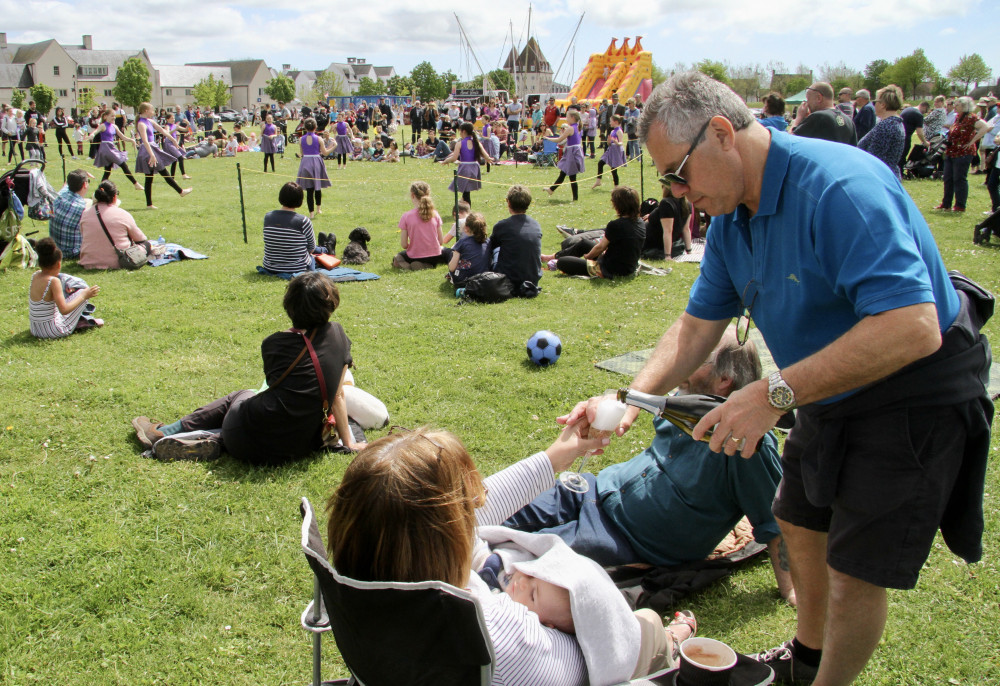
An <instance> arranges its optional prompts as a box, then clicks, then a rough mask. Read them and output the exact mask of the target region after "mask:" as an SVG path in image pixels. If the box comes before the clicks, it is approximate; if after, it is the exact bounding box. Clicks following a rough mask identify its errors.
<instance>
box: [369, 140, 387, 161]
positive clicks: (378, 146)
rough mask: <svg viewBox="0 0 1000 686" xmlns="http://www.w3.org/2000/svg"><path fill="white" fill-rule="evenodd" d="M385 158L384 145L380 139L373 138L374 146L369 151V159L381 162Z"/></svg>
mask: <svg viewBox="0 0 1000 686" xmlns="http://www.w3.org/2000/svg"><path fill="white" fill-rule="evenodd" d="M384 158H385V146H383V145H382V139H381V138H376V139H375V146H374V147H373V148H372V151H371V161H372V162H381V161H382V160H383V159H384Z"/></svg>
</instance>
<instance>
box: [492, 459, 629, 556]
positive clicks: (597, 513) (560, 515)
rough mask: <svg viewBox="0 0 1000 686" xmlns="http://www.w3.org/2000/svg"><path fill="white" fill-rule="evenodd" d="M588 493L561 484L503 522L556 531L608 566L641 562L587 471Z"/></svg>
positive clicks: (521, 528)
mask: <svg viewBox="0 0 1000 686" xmlns="http://www.w3.org/2000/svg"><path fill="white" fill-rule="evenodd" d="M583 476H584V478H585V479H586V480H587V483H588V484H590V490H589V491H587V492H586V493H577V492H576V491H571V490H569V489H568V488H564V487H563V486H562V485H556V487H555V488H553V489H550V490H548V491H546V492H545V493H542V494H541V495H540V496H538V497H537V498H535V499H534V500H533V501H532V502H531V504H529V505H527V506H525V507H524V508H522V509H521V510H519V511H518V512H516V513H515V514H514V516H512V517H511V518H510V519H508V520H507V521H506V522H504V523H503V525H504V526H506V527H510V528H511V529H517V530H519V531H534V532H537V533H543V534H555V535H556V536H558V537H559V538H561V539H563V541H565V542H566V545H568V546H569V547H570V548H572V549H573V550H575V551H576V552H578V553H580V554H581V555H584V556H586V557H589V558H590V559H592V560H594V561H595V562H597V563H598V564H600V565H602V566H605V567H608V566H611V565H625V564H633V563H636V562H641V561H642V560H640V559H639V556H638V555H636V553H635V550H633V549H632V544H631V543H629V542H628V539H626V538H625V536H624V535H623V534H622V532H621V529H619V528H618V525H616V524H615V523H614V522H613V521H611V518H610V517H608V516H607V515H606V514H604V510H602V509H601V505H600V503H599V502H598V493H597V477H595V476H594V475H593V474H587V473H584V475H583Z"/></svg>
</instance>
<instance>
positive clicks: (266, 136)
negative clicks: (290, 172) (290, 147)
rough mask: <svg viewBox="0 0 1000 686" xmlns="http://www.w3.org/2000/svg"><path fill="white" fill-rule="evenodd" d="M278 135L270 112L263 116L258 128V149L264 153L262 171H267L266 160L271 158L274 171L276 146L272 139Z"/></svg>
mask: <svg viewBox="0 0 1000 686" xmlns="http://www.w3.org/2000/svg"><path fill="white" fill-rule="evenodd" d="M277 136H278V127H277V126H275V125H274V115H272V114H271V113H270V112H268V113H267V116H265V117H264V126H263V128H261V130H260V151H261V152H262V153H264V173H265V174H266V173H267V161H268V160H271V171H272V172H273V171H274V153H276V152H278V146H277V145H275V143H274V139H275V138H276V137H277Z"/></svg>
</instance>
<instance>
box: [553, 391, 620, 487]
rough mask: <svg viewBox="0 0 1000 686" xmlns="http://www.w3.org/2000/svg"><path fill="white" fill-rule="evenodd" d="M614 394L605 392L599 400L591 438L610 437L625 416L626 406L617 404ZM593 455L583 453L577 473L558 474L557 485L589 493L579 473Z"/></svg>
mask: <svg viewBox="0 0 1000 686" xmlns="http://www.w3.org/2000/svg"><path fill="white" fill-rule="evenodd" d="M616 394H617V391H606V392H605V393H604V397H603V398H601V402H600V404H599V405H598V406H597V414H596V416H595V417H594V421H593V422H592V423H591V425H590V436H591V438H597V437H600V436H608V435H610V434H611V432H612V431H614V430H615V429H617V428H618V425H619V424H620V423H621V421H622V417H624V416H625V411H626V410H627V409H628V406H626V405H625V403H622V402H619V401H618V398H617V397H616ZM593 454H594V451H592V450H588V451H587V452H586V453H584V455H583V457H582V458H580V467H579V469H578V470H577V471H572V470H566V471H565V472H563V473H562V474H560V475H559V483H561V484H562V485H563V487H564V488H567V489H569V490H571V491H573V492H574V493H586V492H587V491H589V490H590V484H589V483H587V480H586V479H585V478H584V477H583V474H582V473H581V472H583V468H584V467H585V466H586V465H587V461H588V460H589V459H590V457H591V455H593Z"/></svg>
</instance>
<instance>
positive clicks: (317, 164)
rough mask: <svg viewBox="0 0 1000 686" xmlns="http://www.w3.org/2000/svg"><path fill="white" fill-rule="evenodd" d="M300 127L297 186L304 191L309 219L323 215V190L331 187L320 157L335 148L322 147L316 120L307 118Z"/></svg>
mask: <svg viewBox="0 0 1000 686" xmlns="http://www.w3.org/2000/svg"><path fill="white" fill-rule="evenodd" d="M302 126H303V128H305V130H306V132H305V134H304V135H303V136H302V138H300V139H299V145H300V146H301V147H302V161H301V162H300V163H299V178H298V184H299V185H300V186H302V187H303V188H304V189H305V190H306V204H307V205H308V206H309V218H310V219H311V218H313V217H315V216H316V215H317V214H323V207H322V205H323V189H324V188H329V187H330V186H331V185H333V184H331V183H330V177H329V176H327V174H326V165H325V164H323V157H322V156H323V155H329V154H330V153H332V152H333V151H334V150H335V149H336V148H334V147H332V146H331V147H329V148H327V147H326V146H325V145H323V139H322V138H320V137H319V135H318V134H317V133H316V120H315V119H313V118H312V117H308V118H307V119H306V120H305V121H304V122H303V123H302ZM314 208H315V211H314Z"/></svg>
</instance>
